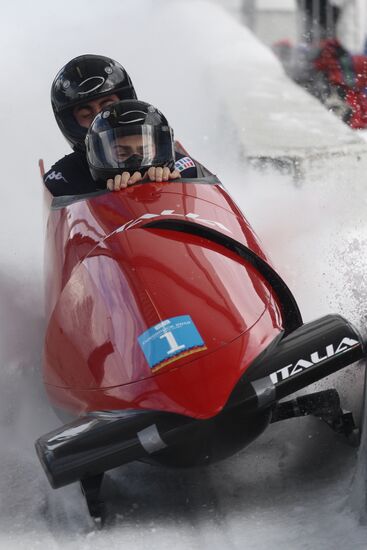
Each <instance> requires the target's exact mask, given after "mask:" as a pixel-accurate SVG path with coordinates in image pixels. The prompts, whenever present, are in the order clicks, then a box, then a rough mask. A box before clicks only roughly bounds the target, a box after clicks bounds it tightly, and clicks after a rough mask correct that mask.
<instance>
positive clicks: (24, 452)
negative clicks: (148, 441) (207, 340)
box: [0, 0, 367, 550]
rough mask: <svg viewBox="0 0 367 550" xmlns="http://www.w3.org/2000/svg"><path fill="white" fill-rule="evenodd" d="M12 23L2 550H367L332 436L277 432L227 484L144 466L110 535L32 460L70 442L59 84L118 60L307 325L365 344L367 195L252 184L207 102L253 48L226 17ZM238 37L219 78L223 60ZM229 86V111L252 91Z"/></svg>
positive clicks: (342, 455) (121, 495) (13, 9)
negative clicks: (60, 357)
mask: <svg viewBox="0 0 367 550" xmlns="http://www.w3.org/2000/svg"><path fill="white" fill-rule="evenodd" d="M1 11H2V18H1V23H0V25H1V29H0V30H1V32H0V45H1V51H2V67H1V71H0V79H1V80H0V84H1V89H2V92H3V93H2V105H1V109H0V122H1V126H0V127H1V137H0V140H1V152H2V155H1V159H2V162H1V167H2V180H3V197H2V201H1V203H0V215H1V220H2V230H1V234H0V239H1V257H0V296H1V309H0V326H1V329H2V330H1V335H0V359H1V361H0V365H1V368H0V438H1V447H0V464H1V469H0V547H1V548H4V549H11V550H12V549H15V548H16V549H17V550H21V549H23V548H24V549H26V548H27V549H36V548H41V549H44V548H47V549H50V550H53V549H59V548H62V549H63V550H64V549H65V550H66V549H67V550H69V549H78V550H80V549H87V548H94V549H97V550H99V549H101V550H104V549H108V550H113V549H115V548H116V549H117V548H126V549H129V550H135V549H137V550H140V549H145V548H157V549H159V550H166V549H170V548H172V547H173V546H174V547H175V548H176V549H177V550H181V549H185V550H187V549H198V550H204V549H211V550H212V549H213V550H216V549H218V550H222V549H227V548H231V549H241V550H243V549H248V550H250V549H251V550H262V549H264V550H265V549H266V550H269V549H270V550H273V549H278V548H282V549H284V550H300V549H302V550H305V549H312V550H314V549H318V550H319V549H325V550H326V549H328V550H329V549H330V550H331V549H332V550H338V549H340V550H341V549H348V550H349V549H353V550H355V549H356V550H359V549H360V550H362V549H365V548H366V536H367V532H366V529H365V528H364V527H362V526H361V525H359V511H358V506H359V503H360V501H361V499H362V500H363V495H362V496H361V493H360V494H356V492H354V493H353V496H354V498H353V499H352V498H351V495H352V478H353V472H354V471H355V465H356V460H357V457H356V451H355V450H354V449H352V448H351V447H348V446H347V445H346V443H345V442H344V441H343V440H342V439H341V438H338V437H337V436H335V434H333V433H332V432H330V431H329V430H328V428H327V427H326V426H324V425H323V424H322V423H320V422H319V421H317V420H316V419H301V420H299V421H298V420H295V421H287V422H286V423H284V424H283V425H274V426H272V427H271V428H270V429H269V430H268V431H267V432H266V433H265V434H264V436H263V437H261V438H260V439H259V440H258V441H257V442H255V443H254V444H253V445H252V446H250V447H249V448H248V449H245V450H244V451H243V452H241V453H239V454H238V455H237V456H235V457H233V458H232V459H229V460H227V461H225V462H223V463H221V464H217V465H215V466H213V467H210V468H206V469H199V470H194V471H184V472H182V471H173V470H168V471H167V470H166V469H163V468H158V467H151V466H148V465H144V464H131V465H129V466H127V467H125V468H121V469H119V470H116V471H114V472H113V473H112V474H111V476H110V478H109V480H107V482H106V486H105V494H106V497H107V498H108V506H107V509H108V512H109V519H108V521H107V525H106V527H105V529H104V530H103V532H97V531H94V529H93V526H92V525H91V522H90V521H89V520H88V518H87V511H86V506H85V504H84V501H83V499H82V496H81V494H80V492H79V489H78V487H77V486H70V487H66V488H64V489H60V490H57V491H54V490H52V489H51V488H50V487H49V485H48V482H47V480H46V477H45V475H44V473H43V471H42V469H41V466H40V464H39V462H38V459H37V457H36V455H35V451H34V449H33V442H34V440H35V439H36V438H37V437H38V436H39V435H40V434H42V433H45V432H46V431H47V430H49V429H52V428H53V427H55V426H57V425H58V420H57V419H56V418H55V417H54V415H53V413H52V412H51V410H50V408H49V406H48V404H47V401H46V396H45V392H44V390H43V388H42V383H41V375H40V358H41V352H42V331H43V328H44V327H43V305H42V291H43V290H42V241H43V237H42V193H41V184H40V181H39V175H38V167H37V160H38V157H39V156H43V157H44V158H45V161H46V166H47V167H48V166H49V165H50V164H51V163H52V162H53V161H54V160H56V159H58V158H60V156H62V154H66V153H68V152H69V149H68V146H67V144H66V143H64V141H63V138H62V136H61V135H60V132H59V130H58V128H57V126H56V124H55V122H54V120H53V116H52V112H51V107H50V104H49V87H50V83H51V81H52V78H53V77H54V75H55V74H56V72H57V70H58V69H59V68H60V67H61V66H62V65H63V63H65V61H66V60H68V59H70V58H71V57H73V56H75V55H79V54H81V53H102V54H106V55H110V56H112V57H114V58H116V59H118V60H120V61H121V62H122V63H123V64H124V65H125V66H126V68H127V69H128V71H129V73H130V74H131V77H132V79H133V82H134V84H135V85H136V89H137V92H138V95H139V97H141V98H142V99H146V100H149V101H151V102H152V103H154V104H156V105H157V106H158V107H159V108H161V109H162V111H163V112H165V113H166V114H167V117H168V119H169V120H170V122H171V124H172V126H173V127H174V128H175V131H176V136H177V137H178V138H179V139H180V140H182V142H183V143H184V144H185V146H186V147H187V148H188V150H189V151H190V152H191V153H192V154H193V156H194V157H197V158H198V159H200V160H201V161H202V162H204V163H205V164H207V165H208V166H209V167H210V168H212V169H213V170H214V171H216V172H217V173H218V175H219V176H220V177H221V179H222V180H223V182H224V183H225V185H226V187H227V189H228V190H229V191H230V192H231V193H232V194H233V195H234V196H235V197H236V198H237V200H238V202H239V203H240V205H241V207H242V209H243V211H244V212H245V213H246V215H247V217H248V218H249V219H250V221H251V223H252V224H253V226H254V227H255V229H256V231H257V232H258V234H259V235H260V237H261V238H262V240H263V242H264V246H265V248H266V250H267V251H268V252H269V254H270V256H271V257H272V259H273V261H274V264H275V265H276V267H277V268H278V270H279V271H280V273H281V274H282V275H283V277H284V278H285V279H286V281H287V283H288V284H289V286H290V287H291V288H292V290H293V291H294V293H295V295H296V298H297V299H298V301H299V304H300V306H301V309H302V311H303V314H304V317H305V319H306V320H309V319H312V318H314V317H316V316H319V315H322V314H324V313H328V312H331V311H333V312H339V313H342V314H344V315H345V316H346V317H348V318H349V319H350V320H351V321H353V322H354V323H356V324H357V326H358V327H359V328H361V329H363V330H365V329H364V326H365V320H366V305H365V304H366V299H367V283H366V278H365V271H366V263H367V262H366V260H365V258H366V245H367V233H366V228H367V225H366V221H365V220H366V214H365V213H366V191H365V187H364V185H365V183H364V181H362V180H358V179H356V178H353V179H351V178H350V177H349V175H348V174H349V172H348V170H344V171H337V172H336V171H333V170H331V171H330V172H329V173H325V174H324V177H323V178H322V179H320V181H319V182H318V183H317V184H315V183H313V184H312V185H304V186H303V187H295V186H294V185H293V183H292V182H291V180H290V179H287V177H282V176H280V175H278V174H273V173H267V174H263V175H260V174H257V173H255V172H253V171H251V170H249V169H248V168H247V167H246V165H245V163H244V161H243V160H241V159H240V158H238V155H237V152H238V151H237V147H236V136H235V133H234V129H233V127H232V126H231V125H230V124H228V121H227V120H226V117H221V116H218V114H221V103H220V102H219V100H218V96H217V94H216V93H213V92H215V90H213V87H215V82H214V83H213V82H210V86H209V85H208V78H207V75H208V70H207V67H208V64H209V65H210V66H212V65H213V62H214V61H215V63H217V78H218V82H219V81H220V79H221V78H223V74H225V70H224V69H225V66H226V65H227V64H233V63H234V62H235V61H234V60H233V58H235V57H236V48H237V46H238V48H242V45H241V40H246V33H243V37H242V38H240V35H239V30H238V25H237V24H236V23H235V22H232V20H230V19H228V18H227V15H226V14H225V12H222V11H221V10H220V9H219V8H218V7H214V6H213V5H211V4H210V3H204V2H199V1H195V0H192V1H191V0H185V1H183V0H177V1H174V0H154V1H153V0H125V1H124V2H120V1H118V0H110V2H109V3H108V4H106V3H100V2H96V1H95V0H78V2H71V1H70V0H65V1H64V2H63V3H62V4H60V3H57V4H55V3H53V2H46V0H38V1H37V2H34V3H28V2H26V1H25V0H17V1H14V2H12V3H11V4H10V3H7V4H4V5H2V8H1ZM208 21H209V22H210V24H208ZM224 28H225V29H226V33H227V35H226V36H227V43H226V44H225V45H223V49H222V57H221V59H220V62H219V61H218V58H217V57H216V58H215V59H213V57H212V56H213V55H216V50H215V51H213V48H212V45H213V43H214V42H215V40H216V38H217V37H221V36H222V32H223V29H224ZM231 29H232V33H233V35H232V36H233V42H231ZM249 44H250V42H249ZM251 47H253V42H252V41H251ZM257 55H259V56H261V49H259V50H258V51H257ZM222 69H223V70H222ZM246 78H247V72H246V67H238V72H237V76H236V79H238V81H241V82H242V81H246ZM226 84H227V88H228V96H230V95H231V93H232V90H233V87H234V86H235V85H236V81H231V82H227V83H226ZM249 132H251V129H250V130H249ZM361 381H362V374H361V372H360V371H358V372H357V375H353V373H352V372H351V371H349V373H347V374H346V375H343V376H341V377H340V378H338V384H340V385H341V386H343V387H344V388H345V387H346V388H347V389H349V392H348V391H346V390H345V389H344V390H343V392H344V393H346V394H348V393H349V395H347V397H348V398H349V400H350V401H352V402H353V397H351V396H352V394H353V393H354V389H358V387H357V386H358V385H359V392H360V393H361V391H362V390H361ZM355 401H358V399H355ZM352 404H353V403H352ZM363 475H364V474H363V472H360V473H359V477H358V478H357V481H358V482H359V483H361V482H363V480H364V478H363Z"/></svg>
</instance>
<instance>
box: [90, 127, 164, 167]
mask: <svg viewBox="0 0 367 550" xmlns="http://www.w3.org/2000/svg"><path fill="white" fill-rule="evenodd" d="M87 152H88V162H89V163H90V165H92V166H93V167H95V168H101V169H115V170H118V171H124V170H125V171H129V172H131V171H139V170H142V169H147V168H149V167H150V166H165V165H167V164H169V163H170V162H172V160H173V158H174V156H173V155H174V153H173V143H172V136H171V130H170V128H169V127H168V126H167V127H159V128H157V127H155V126H151V125H149V124H144V125H136V126H135V125H132V126H130V125H129V127H128V128H112V129H109V130H106V131H103V132H99V133H91V135H90V139H89V142H88V149H87Z"/></svg>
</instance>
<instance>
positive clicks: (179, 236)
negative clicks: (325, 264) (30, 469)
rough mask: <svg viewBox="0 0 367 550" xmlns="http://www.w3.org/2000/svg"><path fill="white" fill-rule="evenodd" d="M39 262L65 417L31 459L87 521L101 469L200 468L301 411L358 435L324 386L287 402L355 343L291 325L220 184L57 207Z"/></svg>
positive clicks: (359, 347) (48, 375)
mask: <svg viewBox="0 0 367 550" xmlns="http://www.w3.org/2000/svg"><path fill="white" fill-rule="evenodd" d="M45 268H46V306H47V313H46V314H47V331H46V337H45V346H44V361H43V376H44V383H45V387H46V391H47V394H48V396H49V399H50V401H51V403H52V405H53V407H54V408H55V409H56V411H57V412H58V413H60V415H63V416H64V417H68V418H69V421H68V422H67V423H65V424H63V425H62V426H61V427H60V428H58V429H56V430H54V431H52V432H50V433H47V434H46V435H43V436H42V437H40V438H39V439H38V441H37V442H36V449H37V453H38V456H39V459H40V461H41V464H42V466H43V468H44V470H45V472H46V474H47V477H48V479H49V482H50V484H51V485H52V487H54V488H58V487H62V486H64V485H67V484H70V483H73V482H75V481H78V482H81V486H82V489H83V492H84V494H85V497H86V500H87V504H88V507H89V511H90V513H91V515H92V517H94V518H96V519H97V520H98V521H100V518H101V517H102V509H101V501H100V489H101V484H102V480H103V475H104V473H105V472H106V471H107V470H110V469H112V468H115V467H118V466H121V465H123V464H126V463H128V462H131V461H134V460H143V461H153V462H154V461H155V462H158V463H161V464H164V465H169V466H179V467H182V466H195V465H205V464H209V463H211V462H213V461H216V460H220V459H223V458H225V457H228V456H230V455H232V454H234V453H236V452H237V451H239V450H241V449H243V448H244V447H245V446H246V445H248V444H249V443H250V442H251V441H253V440H254V439H255V438H256V437H257V436H259V435H260V434H261V433H262V432H263V430H265V428H266V427H267V426H268V425H269V423H271V422H275V421H279V420H282V419H285V418H291V417H295V416H304V415H309V414H312V415H315V416H317V417H320V418H322V419H323V420H325V421H326V422H327V423H328V424H329V425H330V426H331V427H332V428H333V429H334V430H335V431H337V432H339V433H342V434H345V435H346V436H350V435H352V434H354V433H355V429H356V428H355V425H354V421H353V418H352V415H351V413H347V412H345V411H343V410H342V408H341V405H340V402H339V397H338V394H337V392H336V391H335V390H334V389H330V390H327V391H321V392H318V393H313V394H307V395H303V396H301V397H297V398H295V397H294V396H293V398H290V399H288V400H284V398H287V397H288V396H291V394H294V393H295V392H298V391H299V390H302V389H303V388H305V387H307V386H308V385H310V384H312V383H313V382H315V381H317V380H320V379H322V378H324V377H326V376H328V375H330V374H331V373H333V372H335V371H337V370H339V369H342V368H343V367H345V366H347V365H350V364H351V363H354V362H356V361H358V360H359V359H361V358H362V357H363V356H364V354H365V351H364V346H363V342H362V340H361V337H360V335H359V334H358V332H357V331H356V330H355V329H354V328H353V326H351V325H350V324H349V323H348V321H346V320H345V319H344V318H342V317H341V316H339V315H327V316H325V317H322V318H320V319H317V320H315V321H313V322H309V323H306V324H304V323H303V322H302V318H301V314H300V312H299V309H298V307H297V304H296V301H295V299H294V297H293V295H292V294H291V292H290V290H289V289H288V287H287V286H286V284H285V283H284V282H283V280H282V279H281V278H280V277H279V275H278V274H277V272H276V271H275V270H274V269H273V267H272V266H271V264H270V262H269V261H268V259H267V257H266V255H265V253H264V252H263V250H262V248H261V246H260V244H259V242H258V239H257V237H256V235H255V233H254V232H253V230H252V229H251V227H250V226H249V224H248V222H247V221H246V219H245V218H244V217H243V215H242V213H241V211H240V210H239V208H238V207H237V206H236V204H235V203H234V201H233V200H232V199H231V197H230V196H229V194H228V193H227V192H226V190H225V189H224V188H223V186H222V185H221V183H220V182H219V180H218V179H217V178H216V177H215V176H213V175H206V176H203V177H199V178H198V179H195V180H175V181H171V182H168V183H166V182H164V183H156V182H149V183H139V184H137V185H134V186H131V187H129V188H127V189H125V190H123V191H120V192H116V193H112V192H109V191H97V192H95V193H93V194H90V195H84V196H67V197H58V198H54V199H53V200H52V203H51V206H50V211H49V218H48V225H47V233H46V255H45Z"/></svg>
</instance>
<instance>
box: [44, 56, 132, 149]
mask: <svg viewBox="0 0 367 550" xmlns="http://www.w3.org/2000/svg"><path fill="white" fill-rule="evenodd" d="M111 94H116V95H117V96H118V97H119V98H120V99H136V93H135V90H134V87H133V85H132V82H131V80H130V77H129V75H128V74H127V72H126V71H125V69H124V68H123V67H122V65H120V64H119V63H117V62H116V61H114V60H113V59H110V58H109V57H104V56H103V55H80V56H79V57H75V58H74V59H72V60H71V61H69V63H67V64H66V65H65V66H64V67H63V68H62V69H61V70H60V71H59V72H58V74H57V75H56V77H55V79H54V81H53V83H52V86H51V103H52V108H53V111H54V115H55V118H56V121H57V124H58V125H59V128H60V130H61V132H62V133H63V134H64V136H65V138H66V139H67V140H68V142H69V143H70V145H71V146H72V148H73V149H74V150H76V149H79V150H83V149H84V147H85V145H84V140H85V136H86V134H87V129H86V128H83V127H82V126H80V125H79V124H78V123H77V122H76V120H75V118H74V116H73V109H74V107H76V106H77V105H80V104H82V103H86V102H87V101H88V100H93V99H97V98H99V97H103V96H106V95H111Z"/></svg>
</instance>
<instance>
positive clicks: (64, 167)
mask: <svg viewBox="0 0 367 550" xmlns="http://www.w3.org/2000/svg"><path fill="white" fill-rule="evenodd" d="M175 156H176V162H175V168H176V169H177V170H178V171H179V172H180V173H181V177H182V178H197V177H198V170H197V165H196V163H195V162H194V161H193V160H192V158H190V157H189V156H187V155H184V154H181V153H179V152H177V151H176V154H175ZM43 181H44V184H45V185H46V187H47V189H48V190H49V191H50V193H51V194H52V195H53V196H54V197H60V196H63V195H84V194H87V193H93V192H94V191H96V190H97V186H96V182H95V181H94V180H93V178H92V176H91V173H90V171H89V166H88V163H87V158H86V156H85V153H81V152H79V151H76V152H74V153H70V155H66V156H65V157H64V158H62V159H60V160H59V161H57V162H56V163H55V164H54V165H53V166H52V167H51V168H50V170H49V171H48V172H46V174H45V175H44V177H43Z"/></svg>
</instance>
